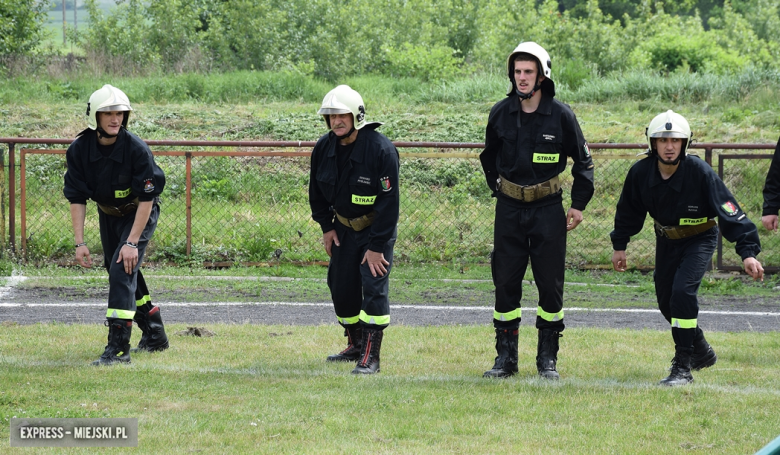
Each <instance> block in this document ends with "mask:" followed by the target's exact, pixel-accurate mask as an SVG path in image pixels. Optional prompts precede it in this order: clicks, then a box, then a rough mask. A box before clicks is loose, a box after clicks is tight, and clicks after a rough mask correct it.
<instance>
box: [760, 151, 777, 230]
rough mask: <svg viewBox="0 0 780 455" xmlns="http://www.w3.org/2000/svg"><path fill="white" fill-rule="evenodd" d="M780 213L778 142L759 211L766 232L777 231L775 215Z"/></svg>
mask: <svg viewBox="0 0 780 455" xmlns="http://www.w3.org/2000/svg"><path fill="white" fill-rule="evenodd" d="M778 212H780V140H778V141H777V145H776V146H775V154H774V156H773V157H772V164H770V165H769V173H767V175H766V182H765V183H764V207H763V209H762V211H761V224H763V225H764V227H765V228H766V229H767V230H768V231H775V232H776V231H777V214H778Z"/></svg>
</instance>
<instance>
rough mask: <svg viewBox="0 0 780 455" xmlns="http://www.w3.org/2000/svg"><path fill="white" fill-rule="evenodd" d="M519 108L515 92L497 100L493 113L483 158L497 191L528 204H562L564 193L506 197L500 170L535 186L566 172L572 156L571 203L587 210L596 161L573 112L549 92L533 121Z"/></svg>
mask: <svg viewBox="0 0 780 455" xmlns="http://www.w3.org/2000/svg"><path fill="white" fill-rule="evenodd" d="M519 112H520V99H519V98H518V97H517V96H515V95H512V96H508V97H507V98H505V99H503V100H501V101H499V102H498V103H496V105H495V106H493V109H492V110H491V111H490V116H489V117H488V124H487V129H486V132H485V150H483V151H482V153H481V154H480V155H479V159H480V161H481V162H482V169H483V170H484V171H485V177H486V178H487V183H488V186H489V187H490V189H491V190H493V195H494V196H496V195H499V197H501V198H502V199H505V200H506V201H512V203H516V204H521V205H524V206H541V205H548V204H551V203H555V202H559V201H560V200H561V195H560V194H558V195H554V196H548V197H545V198H542V199H540V200H538V201H533V202H531V203H523V202H520V201H515V200H513V199H510V198H507V197H504V196H503V194H499V193H497V192H496V179H498V176H499V174H501V175H503V176H505V177H506V178H507V179H509V181H511V182H513V183H516V184H518V185H535V184H537V183H541V182H545V181H547V180H550V179H551V178H553V177H555V176H556V175H558V174H560V173H562V172H563V171H564V170H565V169H566V164H567V157H570V158H571V159H572V160H573V162H574V166H573V167H572V170H571V173H572V176H574V183H573V185H572V188H571V207H572V208H574V209H577V210H580V211H582V210H585V206H587V205H588V202H589V201H590V198H591V197H592V196H593V191H594V187H593V160H592V159H591V156H590V150H588V146H587V143H586V142H585V137H584V136H583V135H582V130H581V129H580V125H579V123H577V118H576V117H575V115H574V112H572V110H571V108H570V107H569V106H568V105H566V104H564V103H561V102H560V101H558V100H556V99H554V98H553V97H551V96H547V95H546V94H545V93H544V92H542V99H541V101H540V103H539V106H538V108H537V109H536V115H535V116H534V117H535V118H536V120H535V123H534V124H531V125H521V124H520V117H519V115H518V114H519Z"/></svg>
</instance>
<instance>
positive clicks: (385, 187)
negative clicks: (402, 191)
mask: <svg viewBox="0 0 780 455" xmlns="http://www.w3.org/2000/svg"><path fill="white" fill-rule="evenodd" d="M380 182H382V191H384V192H388V191H390V190H392V189H393V184H392V183H391V182H390V177H382V178H381V179H380Z"/></svg>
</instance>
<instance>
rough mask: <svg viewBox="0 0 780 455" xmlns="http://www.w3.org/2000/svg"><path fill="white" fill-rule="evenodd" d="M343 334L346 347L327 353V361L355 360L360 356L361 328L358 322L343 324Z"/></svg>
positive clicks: (361, 344)
mask: <svg viewBox="0 0 780 455" xmlns="http://www.w3.org/2000/svg"><path fill="white" fill-rule="evenodd" d="M344 336H345V337H347V348H346V349H344V350H343V351H341V352H339V353H338V354H333V355H329V356H328V358H327V359H325V360H326V361H327V362H356V361H357V360H358V359H359V358H360V354H361V352H360V349H361V348H362V347H363V328H362V327H361V326H360V324H349V325H345V326H344Z"/></svg>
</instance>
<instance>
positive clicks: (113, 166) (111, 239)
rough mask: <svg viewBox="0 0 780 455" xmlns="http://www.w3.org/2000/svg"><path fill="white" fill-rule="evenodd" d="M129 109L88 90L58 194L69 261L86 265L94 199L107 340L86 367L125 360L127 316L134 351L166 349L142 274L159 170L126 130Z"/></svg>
mask: <svg viewBox="0 0 780 455" xmlns="http://www.w3.org/2000/svg"><path fill="white" fill-rule="evenodd" d="M132 110H133V108H132V107H131V106H130V101H129V100H128V98H127V95H125V94H124V92H122V91H121V90H119V89H118V88H116V87H113V86H111V85H104V86H103V87H102V88H101V89H99V90H97V91H95V92H94V93H93V94H92V96H90V98H89V103H88V104H87V113H86V116H87V118H86V120H87V125H88V128H87V129H85V130H84V131H82V132H81V133H79V134H78V135H77V136H76V140H75V141H74V142H73V143H72V144H71V145H70V147H68V151H67V154H66V157H67V163H68V170H67V172H66V173H65V187H64V194H65V197H66V198H67V199H68V201H69V202H70V214H71V222H72V224H73V232H74V235H75V240H76V261H77V262H78V263H79V265H81V266H82V267H91V266H92V258H91V256H90V254H89V247H88V246H87V244H86V242H84V221H85V218H86V211H87V200H88V199H92V200H93V201H95V202H96V203H97V206H98V215H99V222H100V241H101V243H102V246H103V259H104V266H105V268H106V270H108V281H109V291H108V311H107V312H106V319H107V322H106V325H107V326H108V345H107V346H106V348H105V351H104V352H103V354H102V355H101V356H100V358H99V359H98V360H96V361H95V362H93V365H110V364H113V363H117V362H121V363H129V362H130V334H131V330H132V327H133V320H135V321H136V322H137V323H138V327H139V328H140V329H141V331H142V336H141V339H140V341H139V343H138V350H142V351H150V352H151V351H162V350H164V349H166V348H167V347H168V337H167V336H166V335H165V328H164V326H163V322H162V317H161V315H160V308H159V307H156V306H154V305H152V302H151V297H150V296H149V290H148V288H147V286H146V282H145V281H144V277H143V275H142V274H141V271H140V266H141V262H142V261H143V257H144V252H145V251H146V246H147V244H148V243H149V240H150V239H151V237H152V234H153V233H154V230H155V227H156V226H157V218H158V216H159V214H160V206H159V195H160V193H161V192H162V190H163V187H164V186H165V174H164V173H163V171H162V170H161V169H160V168H159V167H158V166H157V164H156V163H155V162H154V157H153V156H152V152H151V151H150V150H149V147H148V146H147V145H146V144H145V143H144V142H143V141H142V140H141V139H140V138H138V136H136V135H134V134H132V133H130V132H129V131H127V129H126V128H127V122H128V119H129V118H130V112H131V111H132Z"/></svg>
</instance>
